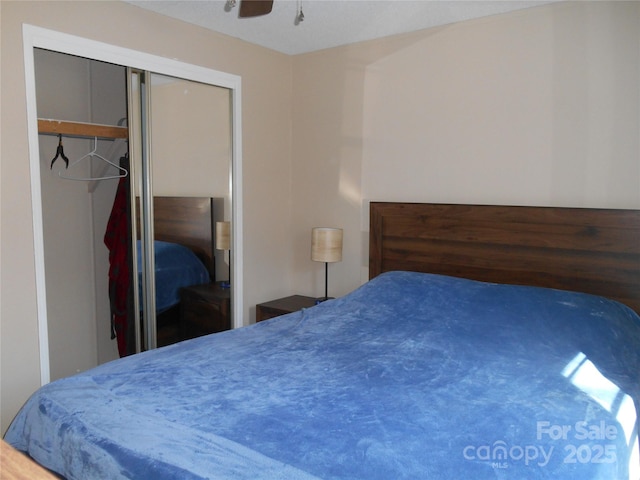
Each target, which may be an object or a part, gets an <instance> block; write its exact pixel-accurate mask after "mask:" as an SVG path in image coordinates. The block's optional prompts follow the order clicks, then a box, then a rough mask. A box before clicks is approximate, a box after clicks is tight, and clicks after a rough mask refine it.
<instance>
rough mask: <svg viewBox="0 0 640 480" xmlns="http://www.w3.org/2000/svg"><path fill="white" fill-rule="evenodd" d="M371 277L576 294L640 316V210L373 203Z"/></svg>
mask: <svg viewBox="0 0 640 480" xmlns="http://www.w3.org/2000/svg"><path fill="white" fill-rule="evenodd" d="M370 214H371V223H370V228H371V232H370V244H369V249H370V252H369V276H370V278H373V277H375V276H376V275H379V274H380V273H382V272H386V271H390V270H409V271H418V272H427V273H438V274H443V275H453V276H459V277H465V278H472V279H476V280H481V281H489V282H496V283H513V284H520V285H536V286H543V287H550V288H559V289H564V290H575V291H582V292H586V293H592V294H596V295H602V296H605V297H609V298H613V299H615V300H618V301H621V302H623V303H625V304H627V305H629V306H630V307H632V308H634V309H635V310H636V311H639V312H640V211H639V210H611V209H581V208H551V207H509V206H487V205H450V204H416V203H383V202H373V203H371V211H370Z"/></svg>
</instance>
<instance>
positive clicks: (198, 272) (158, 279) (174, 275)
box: [137, 240, 211, 313]
mask: <svg viewBox="0 0 640 480" xmlns="http://www.w3.org/2000/svg"><path fill="white" fill-rule="evenodd" d="M137 248H138V285H139V288H140V293H139V295H140V298H142V283H143V282H142V255H141V248H140V240H138V242H137ZM153 250H154V263H155V274H156V276H155V286H156V313H162V312H164V311H165V310H168V309H169V308H171V307H173V306H174V305H177V304H178V303H180V289H182V288H183V287H190V286H191V285H199V284H202V283H209V282H210V281H211V279H210V277H209V271H208V270H207V267H205V266H204V264H203V263H202V262H201V261H200V259H199V258H198V257H197V256H196V254H195V253H193V251H191V250H190V249H189V248H187V247H185V246H184V245H180V244H178V243H171V242H163V241H161V240H154V242H153Z"/></svg>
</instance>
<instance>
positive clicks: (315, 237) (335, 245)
mask: <svg viewBox="0 0 640 480" xmlns="http://www.w3.org/2000/svg"><path fill="white" fill-rule="evenodd" d="M311 260H313V261H314V262H330V263H331V262H340V261H342V229H341V228H325V227H316V228H314V229H312V230H311Z"/></svg>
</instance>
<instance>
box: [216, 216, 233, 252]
mask: <svg viewBox="0 0 640 480" xmlns="http://www.w3.org/2000/svg"><path fill="white" fill-rule="evenodd" d="M216 249H218V250H231V222H216Z"/></svg>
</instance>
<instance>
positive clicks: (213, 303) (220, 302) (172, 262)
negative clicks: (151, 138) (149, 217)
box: [136, 197, 231, 347]
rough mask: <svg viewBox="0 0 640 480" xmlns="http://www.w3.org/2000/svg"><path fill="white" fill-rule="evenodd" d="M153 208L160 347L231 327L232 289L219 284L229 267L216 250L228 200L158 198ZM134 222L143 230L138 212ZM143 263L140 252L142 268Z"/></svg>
mask: <svg viewBox="0 0 640 480" xmlns="http://www.w3.org/2000/svg"><path fill="white" fill-rule="evenodd" d="M136 203H137V204H138V202H136ZM153 210H154V221H153V225H154V250H155V256H154V258H155V263H156V265H155V286H156V325H157V345H158V346H159V347H161V346H166V345H170V344H173V343H176V342H179V341H182V340H186V339H189V338H195V337H198V336H202V335H206V334H210V333H216V332H220V331H223V330H228V329H229V328H230V327H231V315H230V312H231V308H230V293H231V292H230V289H229V288H223V287H222V286H221V282H224V281H228V280H229V279H228V272H229V270H228V265H227V263H225V258H224V254H225V252H224V251H222V250H216V248H215V224H216V221H223V220H224V199H222V198H209V197H154V204H153ZM136 223H137V225H138V228H137V231H138V232H140V228H139V215H138V214H136ZM138 236H139V233H138ZM137 243H138V250H140V241H139V240H138V242H137ZM141 263H142V262H141V255H138V271H139V272H140V269H141ZM140 275H141V273H139V276H140ZM139 278H140V277H139ZM143 315H144V312H141V317H142V316H143ZM141 338H143V339H144V334H142V335H141Z"/></svg>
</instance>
